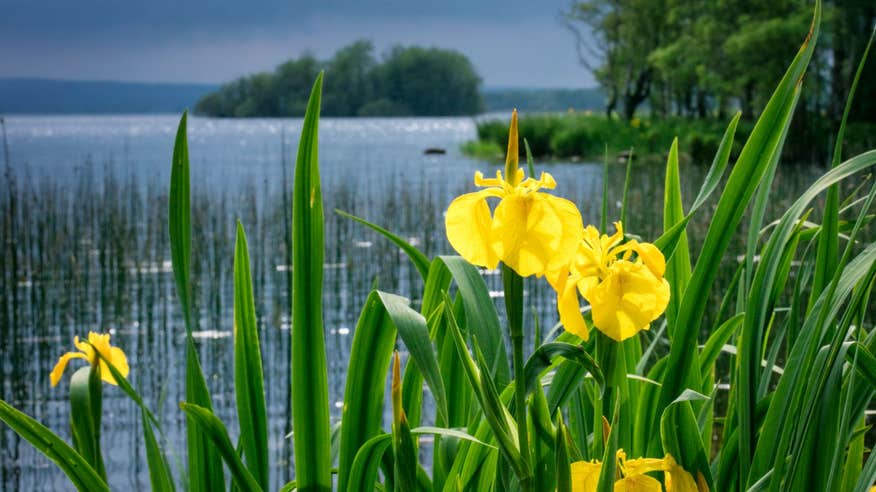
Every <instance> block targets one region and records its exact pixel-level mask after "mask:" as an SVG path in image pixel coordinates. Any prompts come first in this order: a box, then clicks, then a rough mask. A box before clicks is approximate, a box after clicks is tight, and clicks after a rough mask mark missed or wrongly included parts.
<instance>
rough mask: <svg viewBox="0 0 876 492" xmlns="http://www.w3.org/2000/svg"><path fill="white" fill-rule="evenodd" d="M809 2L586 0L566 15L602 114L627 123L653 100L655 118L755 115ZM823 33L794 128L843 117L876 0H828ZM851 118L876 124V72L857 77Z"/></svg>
mask: <svg viewBox="0 0 876 492" xmlns="http://www.w3.org/2000/svg"><path fill="white" fill-rule="evenodd" d="M811 3H812V2H811V1H809V0H719V1H710V2H703V1H700V0H585V1H579V2H576V3H574V4H573V5H572V6H571V7H570V8H569V10H568V11H566V12H565V13H564V15H563V18H564V20H565V24H566V25H567V27H569V29H571V30H572V32H573V33H575V34H576V38H577V46H578V54H579V59H580V60H581V63H582V64H583V65H584V66H585V67H586V68H588V69H589V70H590V71H591V72H592V73H593V74H594V75H595V76H596V79H597V81H598V82H599V84H600V86H601V87H602V89H603V91H604V92H605V94H606V96H607V97H606V99H607V104H606V110H607V112H608V113H609V115H611V114H612V113H614V112H615V111H618V112H619V113H620V114H621V115H622V116H624V117H625V118H627V119H631V118H632V117H633V116H634V115H635V112H636V110H637V109H640V108H641V107H642V105H644V104H645V103H647V104H648V105H649V106H650V109H651V111H652V113H654V114H655V115H658V116H668V115H679V116H688V117H700V118H705V117H708V116H715V115H717V116H721V117H724V116H726V114H727V113H728V112H729V111H730V110H732V109H735V108H739V109H741V110H742V112H743V117H744V118H746V119H749V120H751V119H753V118H755V117H756V116H757V114H756V113H755V112H756V111H757V110H758V108H762V107H763V106H764V105H765V103H766V100H767V99H768V98H769V97H770V94H771V93H772V88H773V87H775V85H776V84H777V82H778V80H779V78H780V77H781V74H782V72H783V70H784V67H785V63H786V61H787V60H788V59H789V58H790V57H792V56H793V55H794V54H795V52H796V51H797V48H798V45H799V42H800V38H801V36H802V35H803V33H805V32H806V31H807V28H808V25H809V22H810V18H811V11H812V5H811ZM825 20H826V22H825V24H824V26H823V28H824V31H825V36H824V37H823V43H822V44H821V45H819V48H818V51H817V52H816V54H815V56H814V57H813V65H814V68H815V70H813V71H812V73H810V75H808V77H809V78H810V82H809V83H808V84H807V86H806V91H805V92H804V95H803V100H802V104H801V106H802V107H803V108H805V110H804V111H802V112H801V114H800V115H798V117H797V119H796V120H795V125H796V126H797V127H798V130H800V131H804V132H805V131H806V130H807V127H808V130H809V131H808V132H807V134H812V135H816V134H818V133H822V134H825V133H826V132H820V131H818V130H817V125H819V124H822V125H823V124H824V121H825V118H824V116H828V118H827V119H826V120H827V122H830V123H835V122H837V121H838V119H839V117H840V116H841V112H842V107H843V103H844V102H845V99H846V95H847V93H848V89H849V86H850V84H851V80H852V77H853V75H854V70H855V68H856V67H857V63H858V61H859V58H860V56H861V54H862V52H863V50H864V46H865V45H866V43H867V39H868V38H869V36H870V33H871V31H872V29H873V26H874V22H876V2H873V1H872V0H833V1H828V2H825ZM860 86H861V88H862V94H860V97H859V98H858V101H860V103H859V104H858V106H857V108H856V111H853V114H852V115H851V120H852V121H868V122H874V121H876V102H874V101H876V70H868V71H867V72H866V73H865V74H864V76H863V78H862V80H861V85H860Z"/></svg>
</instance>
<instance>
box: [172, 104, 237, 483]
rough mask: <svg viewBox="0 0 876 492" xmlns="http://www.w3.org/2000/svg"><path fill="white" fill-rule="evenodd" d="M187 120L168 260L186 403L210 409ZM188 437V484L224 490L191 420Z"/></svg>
mask: <svg viewBox="0 0 876 492" xmlns="http://www.w3.org/2000/svg"><path fill="white" fill-rule="evenodd" d="M186 116H187V113H183V115H182V118H180V122H179V128H178V129H177V132H176V142H175V144H174V146H173V164H172V167H171V171H170V195H169V197H168V204H169V206H168V224H169V229H170V231H169V232H170V256H171V261H172V263H173V275H174V279H175V280H176V294H177V298H178V299H179V302H180V307H181V308H182V315H183V320H184V321H185V327H186V401H187V402H189V403H193V404H196V405H200V406H202V407H204V408H207V409H212V408H213V407H212V404H211V402H210V392H209V390H208V389H207V382H206V381H205V379H204V372H203V370H202V369H201V363H200V361H199V360H198V352H197V350H196V349H195V343H194V340H193V339H192V330H193V325H192V315H191V300H192V290H191V289H192V287H191V274H190V271H191V262H192V220H191V216H192V212H191V200H190V193H191V189H190V183H189V150H188V142H187V139H186ZM186 434H187V437H188V439H187V440H188V451H189V452H188V460H189V483H190V488H191V490H192V491H194V492H210V491H213V490H221V489H224V488H225V478H224V475H223V473H222V462H221V461H220V458H219V455H217V454H216V452H215V451H214V450H213V449H212V446H210V443H209V441H207V438H206V437H205V436H203V435H202V434H200V433H198V432H197V430H196V429H195V426H194V423H193V422H192V421H191V420H187V421H186Z"/></svg>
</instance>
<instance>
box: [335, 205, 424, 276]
mask: <svg viewBox="0 0 876 492" xmlns="http://www.w3.org/2000/svg"><path fill="white" fill-rule="evenodd" d="M335 213H336V214H338V215H340V216H341V217H346V218H348V219H351V220H355V221H356V222H358V223H360V224H362V225H364V226H365V227H368V228H370V229H373V230H375V231H377V232H379V233H380V234H382V235H383V237H385V238H386V239H389V240H390V241H392V243H393V244H395V245H396V246H398V247H399V249H401V250H402V251H404V252H405V254H407V255H408V258H410V259H411V263H413V264H414V267H415V268H416V269H417V272H419V273H420V277H421V278H422V279H423V280H426V277H428V276H429V258H428V257H427V256H426V255H424V254H423V252H422V251H420V250H419V249H417V248H416V247H414V246H413V245H412V244H411V243H409V242H407V241H405V240H404V239H402V238H401V237H399V236H397V235H395V234H393V233H392V232H390V231H389V230H388V229H384V228H383V227H380V226H379V225H377V224H374V223H372V222H368V221H367V220H365V219H362V218H360V217H356V216H355V215H353V214H348V213H347V212H344V211H343V210H338V209H335Z"/></svg>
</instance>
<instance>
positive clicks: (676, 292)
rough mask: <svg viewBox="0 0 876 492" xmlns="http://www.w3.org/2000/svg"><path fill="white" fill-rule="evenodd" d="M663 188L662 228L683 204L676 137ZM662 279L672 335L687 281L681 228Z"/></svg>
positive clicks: (680, 213)
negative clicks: (665, 289) (666, 291)
mask: <svg viewBox="0 0 876 492" xmlns="http://www.w3.org/2000/svg"><path fill="white" fill-rule="evenodd" d="M664 190H665V191H664V192H663V230H664V231H668V230H669V229H671V228H672V226H674V225H675V224H678V223H680V222H681V221H683V220H684V207H683V205H682V202H681V177H680V176H679V174H678V138H675V139H674V140H673V141H672V147H670V149H669V157H668V159H667V160H666V183H665V186H664ZM665 277H666V280H667V281H668V282H669V289H670V295H669V305H668V306H667V307H666V322H667V323H668V325H667V326H668V327H669V338H670V339H671V338H672V334H673V330H674V327H675V318H676V313H677V311H678V305H679V304H680V303H681V297H682V294H683V293H684V289H685V288H686V287H687V282H688V280H690V251H689V250H688V246H687V233H686V232H684V231H681V233H680V234H679V237H678V241H677V242H676V245H675V248H674V250H673V252H672V256H670V257H669V258H667V262H666V274H665Z"/></svg>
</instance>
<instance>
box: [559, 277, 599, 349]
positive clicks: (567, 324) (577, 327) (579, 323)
mask: <svg viewBox="0 0 876 492" xmlns="http://www.w3.org/2000/svg"><path fill="white" fill-rule="evenodd" d="M554 288H555V289H556V290H557V311H559V313H560V323H562V324H563V328H564V329H565V330H566V331H568V332H569V333H573V334H575V335H578V336H579V337H580V338H581V339H582V340H587V339H589V338H590V330H588V329H587V323H585V322H584V317H583V316H582V315H581V304H580V303H579V302H578V286H577V282H575V279H574V278H572V277H569V276H568V275H566V278H565V279H564V280H562V281H560V282H557V285H556V286H555V287H554Z"/></svg>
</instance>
